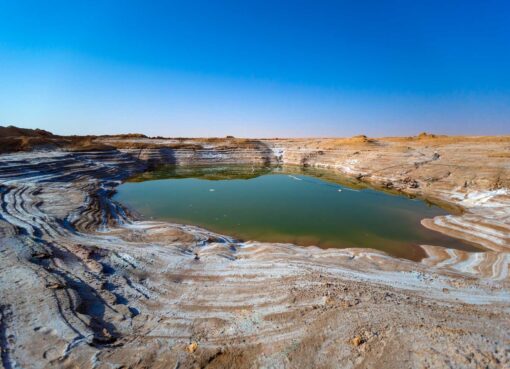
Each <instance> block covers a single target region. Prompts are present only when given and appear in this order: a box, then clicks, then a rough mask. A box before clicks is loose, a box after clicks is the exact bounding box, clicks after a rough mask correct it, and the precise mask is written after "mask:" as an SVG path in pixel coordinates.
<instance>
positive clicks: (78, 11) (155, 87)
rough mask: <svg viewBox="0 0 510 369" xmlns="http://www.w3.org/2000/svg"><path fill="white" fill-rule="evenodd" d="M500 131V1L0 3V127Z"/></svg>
mask: <svg viewBox="0 0 510 369" xmlns="http://www.w3.org/2000/svg"><path fill="white" fill-rule="evenodd" d="M9 124H12V125H17V126H20V127H30V128H36V127H38V128H43V129H47V130H50V131H53V132H55V133H59V134H109V133H127V132H141V133H145V134H148V135H164V136H225V135H235V136H257V137H268V136H276V137H285V136H287V137H289V136H294V137H297V136H351V135H355V134H367V135H370V136H387V135H411V134H417V133H419V132H421V131H428V132H433V133H441V134H475V135H477V134H510V2H509V1H506V0H502V1H491V0H484V1H481V0H479V1H469V0H464V1H453V0H442V1H432V0H431V1H409V0H405V1H404V0H403V1H381V0H379V1H361V0H360V1H340V0H337V1H322V0H313V1H299V0H292V1H275V0H272V1H264V0H257V1H251V0H243V1H239V0H232V1H214V0H208V1H207V0H206V1H193V0H186V1H147V0H146V1H129V0H123V1H113V0H111V1H108V0H105V1H93V0H88V1H68V0H66V1H52V0H47V1H40V0H36V1H24V0H12V1H10V0H0V125H9Z"/></svg>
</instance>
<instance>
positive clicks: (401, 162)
mask: <svg viewBox="0 0 510 369" xmlns="http://www.w3.org/2000/svg"><path fill="white" fill-rule="evenodd" d="M0 133H1V132H0ZM10 134H12V133H10ZM15 134H19V133H16V132H15ZM4 139H9V140H10V139H11V138H10V136H9V137H7V138H5V137H4ZM52 140H55V142H57V141H58V142H60V143H59V144H54V143H53V144H51V145H50V146H48V142H46V143H44V144H42V145H43V148H44V151H30V150H34V149H36V150H37V149H40V148H41V147H39V146H38V145H39V144H36V145H35V146H30V147H26V148H21V149H20V148H16V149H11V150H9V151H15V152H11V153H6V154H3V155H1V156H0V197H1V207H0V255H1V256H0V296H1V300H0V345H1V348H2V350H1V365H2V366H3V368H6V369H9V368H53V367H65V368H122V367H123V368H205V367H208V368H507V367H510V335H509V333H508V332H510V290H509V287H510V282H509V277H508V271H509V263H510V254H509V251H508V250H509V247H510V239H509V234H510V231H509V230H510V192H509V188H510V174H509V173H510V160H509V155H508V153H510V138H508V137H478V138H463V137H457V138H451V137H433V136H428V135H422V136H420V137H412V138H386V139H369V138H366V137H362V136H361V137H355V138H351V139H306V140H305V139H299V140H281V139H274V140H241V139H162V138H158V139H148V138H144V137H137V136H133V137H101V138H87V139H86V140H85V141H84V140H81V139H78V138H73V139H67V138H52ZM62 140H63V141H62ZM62 142H65V144H64V143H62ZM83 142H86V145H85V148H84V147H79V146H80V145H82V143H83ZM73 145H74V146H76V147H73ZM86 147H88V148H90V150H86ZM160 163H174V164H183V165H184V164H211V163H266V164H267V163H272V164H297V165H302V166H317V167H323V168H328V169H330V170H331V171H338V172H341V173H343V174H345V175H346V176H349V177H351V178H353V179H356V180H360V181H363V182H366V183H369V184H371V185H373V186H376V187H382V188H385V189H387V190H391V191H395V192H401V193H405V194H408V195H412V196H418V197H423V198H426V199H428V200H429V201H433V202H438V203H441V204H442V205H443V206H446V207H448V208H450V209H452V211H453V212H454V215H449V216H445V217H438V218H435V219H427V220H424V221H423V224H424V226H427V227H429V228H432V229H435V230H438V231H441V232H444V233H447V234H450V235H452V236H455V237H458V238H462V239H465V240H468V241H469V242H472V243H474V244H476V245H478V246H479V247H480V252H478V253H467V252H461V251H456V250H449V249H445V248H442V247H441V245H424V246H423V248H424V252H425V254H426V255H427V256H426V257H425V258H424V259H423V260H422V261H421V262H412V261H407V260H402V259H396V258H393V257H390V256H388V255H385V254H384V253H381V252H377V251H374V250H368V249H347V250H337V249H328V250H321V249H319V248H315V247H308V248H303V247H297V246H294V245H283V244H267V243H266V244H264V243H257V242H245V243H240V242H237V241H235V240H233V239H230V238H229V237H228V236H222V235H216V234H212V233H210V232H207V231H205V230H202V229H200V228H196V227H192V226H183V225H176V224H168V223H164V222H147V221H139V220H136V219H134V217H133V216H132V215H130V214H126V212H125V210H124V209H123V208H122V207H121V206H119V204H116V203H114V202H112V201H111V195H112V194H113V191H114V190H115V187H116V186H117V185H118V184H119V183H121V182H122V180H124V179H126V178H127V177H129V176H131V175H133V174H135V173H139V172H142V171H144V170H145V169H147V168H148V167H150V166H152V165H157V164H160Z"/></svg>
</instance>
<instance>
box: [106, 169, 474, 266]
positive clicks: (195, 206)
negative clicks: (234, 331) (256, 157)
mask: <svg viewBox="0 0 510 369" xmlns="http://www.w3.org/2000/svg"><path fill="white" fill-rule="evenodd" d="M115 199H116V200H117V201H119V202H121V203H123V204H124V205H127V206H128V207H129V208H131V209H133V210H135V211H137V212H138V213H140V214H141V215H142V216H143V217H144V218H146V219H161V220H168V221H172V222H178V223H185V224H193V225H199V226H202V227H204V228H207V229H210V230H212V231H215V232H218V233H222V234H226V235H230V236H233V237H236V238H238V239H241V240H258V241H266V242H289V243H294V244H297V245H303V246H309V245H316V246H319V247H325V248H326V247H336V248H346V247H363V248H374V249H379V250H383V251H385V252H388V253H390V254H392V255H394V256H398V257H404V258H408V259H413V260H416V259H419V258H421V257H422V256H423V252H422V250H421V248H419V246H418V245H419V244H428V245H439V246H445V247H450V248H460V249H464V250H473V251H474V250H476V249H475V248H474V247H473V246H470V245H467V244H464V243H462V242H460V241H458V240H456V239H453V238H450V237H447V236H444V235H442V234H440V233H438V232H434V231H431V230H428V229H426V228H425V227H423V226H422V225H421V224H420V221H421V219H423V218H430V217H434V216H436V215H442V214H447V212H446V211H445V210H443V209H441V208H439V207H437V206H432V205H430V204H427V203H425V202H423V201H421V200H416V199H409V198H407V197H404V196H397V195H392V194H388V193H385V192H381V191H375V190H373V189H369V188H365V187H362V186H361V185H360V184H357V183H354V182H348V181H347V180H346V179H345V178H342V177H341V176H335V175H333V174H331V173H327V172H320V171H306V172H303V171H301V170H299V169H295V168H294V169H281V168H280V169H274V168H250V167H208V168H175V167H166V168H161V169H160V170H157V171H153V172H147V173H144V174H143V175H141V176H139V177H136V178H133V179H131V181H130V182H127V183H124V184H122V185H121V186H119V188H118V193H117V194H116V196H115Z"/></svg>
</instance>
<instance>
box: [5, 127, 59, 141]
mask: <svg viewBox="0 0 510 369" xmlns="http://www.w3.org/2000/svg"><path fill="white" fill-rule="evenodd" d="M21 136H24V137H55V136H54V135H53V133H51V132H48V131H45V130H43V129H39V128H36V129H28V128H18V127H14V126H7V127H2V126H0V138H4V137H21Z"/></svg>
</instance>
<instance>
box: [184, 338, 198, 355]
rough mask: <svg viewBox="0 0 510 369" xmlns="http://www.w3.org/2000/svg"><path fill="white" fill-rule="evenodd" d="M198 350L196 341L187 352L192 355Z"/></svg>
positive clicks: (189, 346) (188, 347) (187, 348)
mask: <svg viewBox="0 0 510 369" xmlns="http://www.w3.org/2000/svg"><path fill="white" fill-rule="evenodd" d="M197 348H198V343H196V342H195V341H193V342H191V343H190V344H189V345H188V346H187V347H186V351H188V352H189V353H190V354H192V353H194V352H195V351H196V350H197Z"/></svg>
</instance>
